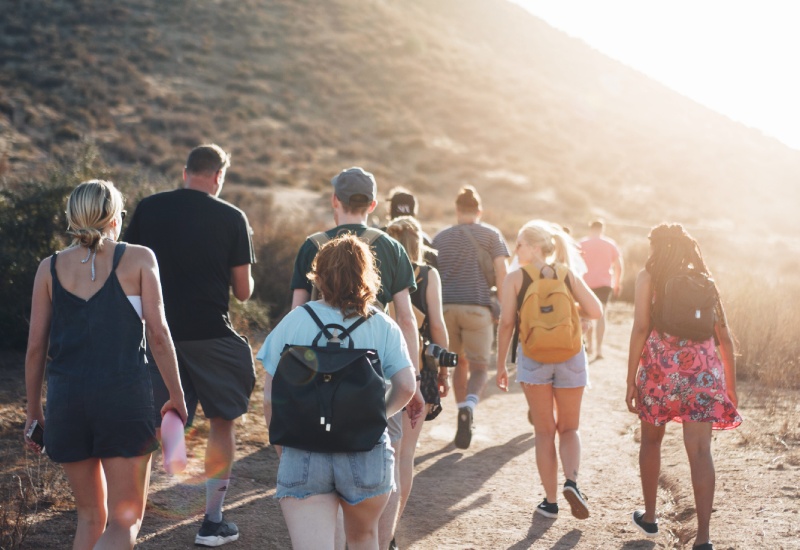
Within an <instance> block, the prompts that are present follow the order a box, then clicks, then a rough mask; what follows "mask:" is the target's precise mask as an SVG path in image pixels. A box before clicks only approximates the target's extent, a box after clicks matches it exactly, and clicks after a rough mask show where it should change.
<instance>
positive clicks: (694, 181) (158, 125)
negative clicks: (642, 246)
mask: <svg viewBox="0 0 800 550" xmlns="http://www.w3.org/2000/svg"><path fill="white" fill-rule="evenodd" d="M0 9H2V11H3V13H4V17H3V20H2V22H0V59H2V60H3V70H2V71H1V72H0V140H2V141H0V158H4V159H5V160H4V161H3V162H0V171H2V169H3V167H5V169H6V170H10V172H11V174H12V177H13V176H14V175H17V174H23V173H27V172H28V171H29V170H31V169H32V167H34V166H35V165H36V163H37V162H38V161H40V160H42V159H45V158H48V157H49V156H51V155H53V154H56V153H58V152H59V150H61V149H62V148H63V147H64V144H65V143H68V142H69V141H72V140H77V139H80V138H81V137H83V136H89V137H91V138H93V139H94V140H96V141H97V142H98V143H99V144H101V148H102V150H103V151H104V153H105V155H106V158H107V159H108V160H109V161H110V162H111V163H112V164H118V165H137V164H138V165H142V166H144V167H147V168H153V169H155V170H158V171H164V172H167V173H168V174H169V175H170V176H173V177H174V176H177V175H178V174H179V173H180V168H181V166H182V163H183V161H184V159H185V155H186V152H187V151H188V149H189V148H190V147H192V146H194V145H195V144H197V143H199V142H203V141H210V140H213V141H215V142H217V143H220V144H221V145H223V146H224V147H226V148H227V149H229V150H231V151H232V152H233V167H232V169H231V171H230V173H229V177H228V181H230V182H233V183H241V184H246V185H250V186H255V187H270V186H296V187H310V188H312V189H314V188H325V186H326V185H327V181H328V179H329V178H330V176H331V175H332V174H333V173H335V172H336V171H338V170H339V169H341V168H342V167H345V166H349V165H352V164H362V165H364V166H365V167H367V168H368V169H371V170H373V171H374V172H375V173H376V174H377V176H378V178H379V184H380V185H381V187H382V189H383V190H388V188H389V187H390V186H392V185H397V184H402V185H406V186H408V187H411V188H412V189H414V190H415V191H417V192H419V193H421V194H423V196H424V197H425V203H424V208H423V216H424V217H427V218H429V219H442V217H443V216H444V217H447V215H448V214H449V213H450V212H451V211H452V203H453V200H452V197H453V195H454V193H455V192H456V190H457V189H458V187H459V186H460V185H463V184H464V183H473V184H475V185H476V186H477V187H478V188H479V190H480V191H482V193H483V195H484V197H485V200H486V206H487V208H486V209H487V218H488V219H489V220H490V221H492V222H494V223H497V224H498V225H501V227H502V228H504V229H505V230H506V231H509V232H511V231H514V229H515V228H516V227H517V226H518V225H519V223H520V222H522V221H524V220H526V219H528V218H531V217H549V218H553V219H557V220H560V221H562V222H564V223H568V224H577V223H583V222H584V221H585V220H586V218H587V217H588V216H590V215H597V214H600V215H605V216H606V217H608V218H610V219H612V220H617V221H628V222H632V223H633V224H634V225H644V226H646V225H650V224H653V223H656V222H658V221H662V220H663V219H672V220H679V221H683V222H685V223H688V224H690V225H694V226H696V227H702V228H706V229H714V228H717V229H733V228H737V229H741V228H749V229H750V230H752V232H753V234H759V233H760V232H762V231H764V230H766V229H769V230H770V231H773V230H775V231H779V232H785V233H791V232H796V231H797V229H798V228H800V223H798V221H797V217H796V216H795V215H794V212H793V210H794V208H795V206H796V205H797V204H798V198H800V196H799V195H798V194H799V193H800V192H798V190H797V189H798V187H800V186H798V185H797V183H798V179H799V178H800V177H799V176H798V174H800V152H797V151H794V150H791V149H789V148H787V147H785V146H783V145H781V144H780V143H779V142H777V141H775V140H773V139H769V138H766V137H764V136H763V135H762V134H760V133H759V132H757V131H754V130H751V129H748V128H746V127H744V126H742V125H740V124H737V123H734V122H732V121H730V120H728V119H727V118H725V117H723V116H721V115H718V114H715V113H713V112H711V111H709V110H708V109H705V108H703V107H701V106H700V105H698V104H696V103H694V102H692V101H690V100H688V99H686V98H684V97H682V96H680V95H678V94H676V93H674V92H671V91H669V90H668V89H666V88H664V87H662V86H660V85H659V84H657V83H656V82H654V81H652V80H650V79H648V78H646V77H644V76H642V75H641V74H639V73H637V72H635V71H632V70H630V69H629V68H627V67H625V66H623V65H621V64H619V63H617V62H615V61H612V60H610V59H608V58H606V57H604V56H603V55H601V54H599V53H598V52H596V51H594V50H592V49H591V48H589V47H588V46H586V45H585V44H584V43H582V42H580V41H578V40H575V39H572V38H569V37H567V36H566V35H564V34H563V33H560V32H559V31H556V30H554V29H552V28H551V27H549V26H547V25H546V24H545V23H543V22H542V21H540V20H538V19H536V18H534V17H532V16H530V15H529V14H527V13H526V12H524V11H523V10H522V9H521V8H519V7H517V6H515V5H512V4H509V3H507V2H505V1H504V0H438V1H435V2H424V1H422V0H407V1H404V2H400V1H390V0H333V1H330V2H310V1H305V2H299V1H292V0H271V1H268V0H242V1H232V0H219V1H216V2H202V3H200V2H191V3H189V2H156V1H155V0H140V1H136V2H134V1H132V0H123V1H120V2H115V3H113V4H111V3H107V2H102V1H99V0H82V1H78V2H67V1H65V0H31V1H28V2H13V1H10V0H2V1H0ZM710 70H711V68H710Z"/></svg>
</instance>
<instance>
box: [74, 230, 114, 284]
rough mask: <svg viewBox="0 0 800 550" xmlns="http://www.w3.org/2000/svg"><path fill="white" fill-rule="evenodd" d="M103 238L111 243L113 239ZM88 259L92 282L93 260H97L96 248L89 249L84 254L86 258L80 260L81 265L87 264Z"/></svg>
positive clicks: (93, 274) (93, 273)
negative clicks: (90, 261)
mask: <svg viewBox="0 0 800 550" xmlns="http://www.w3.org/2000/svg"><path fill="white" fill-rule="evenodd" d="M103 238H104V239H106V240H109V241H113V240H114V239H111V238H109V237H103ZM89 258H91V259H92V282H94V280H95V270H94V260H95V258H97V247H94V248H90V249H89V250H88V251H87V252H86V257H85V258H84V259H82V260H81V263H82V264H85V263H87V262H88V261H89Z"/></svg>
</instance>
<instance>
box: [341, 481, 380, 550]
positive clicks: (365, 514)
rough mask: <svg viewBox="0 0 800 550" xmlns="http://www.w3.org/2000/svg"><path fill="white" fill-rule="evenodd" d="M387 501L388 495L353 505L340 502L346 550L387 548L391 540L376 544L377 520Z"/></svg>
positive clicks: (378, 549)
mask: <svg viewBox="0 0 800 550" xmlns="http://www.w3.org/2000/svg"><path fill="white" fill-rule="evenodd" d="M388 500H389V493H385V494H383V495H378V496H376V497H372V498H368V499H366V500H362V501H361V502H359V503H358V504H354V505H350V504H347V503H346V502H344V501H342V510H343V511H344V528H345V531H346V532H347V549H348V550H386V548H388V547H389V540H391V539H389V540H387V541H386V543H384V542H382V541H381V542H380V544H379V542H378V518H379V517H380V516H381V513H382V512H383V510H384V508H385V507H386V504H387V501H388Z"/></svg>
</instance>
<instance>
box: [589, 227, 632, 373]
mask: <svg viewBox="0 0 800 550" xmlns="http://www.w3.org/2000/svg"><path fill="white" fill-rule="evenodd" d="M603 229H604V224H603V221H602V220H594V221H593V222H592V223H591V224H589V236H588V237H585V238H584V239H582V240H581V241H580V245H581V252H582V253H583V260H584V261H585V262H586V268H587V271H586V274H585V275H584V276H583V280H584V281H586V284H587V285H588V286H589V288H591V289H592V292H594V293H595V295H596V296H597V298H598V299H599V300H600V302H602V304H603V316H602V317H600V319H598V320H597V321H593V322H592V324H591V325H590V326H589V327H590V328H589V331H588V332H587V333H586V347H587V350H586V351H587V352H588V354H589V355H591V354H592V352H593V351H594V353H595V354H596V355H595V359H602V358H603V335H604V334H605V331H606V317H605V308H606V304H608V300H609V298H610V297H611V293H612V292H613V293H614V296H615V297H617V296H619V291H620V288H621V286H620V282H621V281H622V269H623V268H622V254H621V253H620V251H619V248H618V247H617V243H615V242H614V241H613V240H611V239H609V238H608V237H606V236H604V235H603ZM595 323H596V324H597V325H596V327H595V326H594V324H595ZM593 329H594V330H593ZM593 332H594V334H595V340H596V343H595V345H594V346H592V333H593Z"/></svg>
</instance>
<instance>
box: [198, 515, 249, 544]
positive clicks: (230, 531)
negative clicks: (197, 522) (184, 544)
mask: <svg viewBox="0 0 800 550" xmlns="http://www.w3.org/2000/svg"><path fill="white" fill-rule="evenodd" d="M238 539H239V528H238V527H236V524H235V523H232V522H229V521H225V518H224V517H223V518H222V521H220V522H219V523H214V522H213V521H210V520H209V519H208V515H206V516H203V525H201V526H200V531H198V532H197V536H196V537H195V538H194V543H195V545H196V546H211V547H214V546H222V545H223V544H227V543H229V542H233V541H235V540H238Z"/></svg>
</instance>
